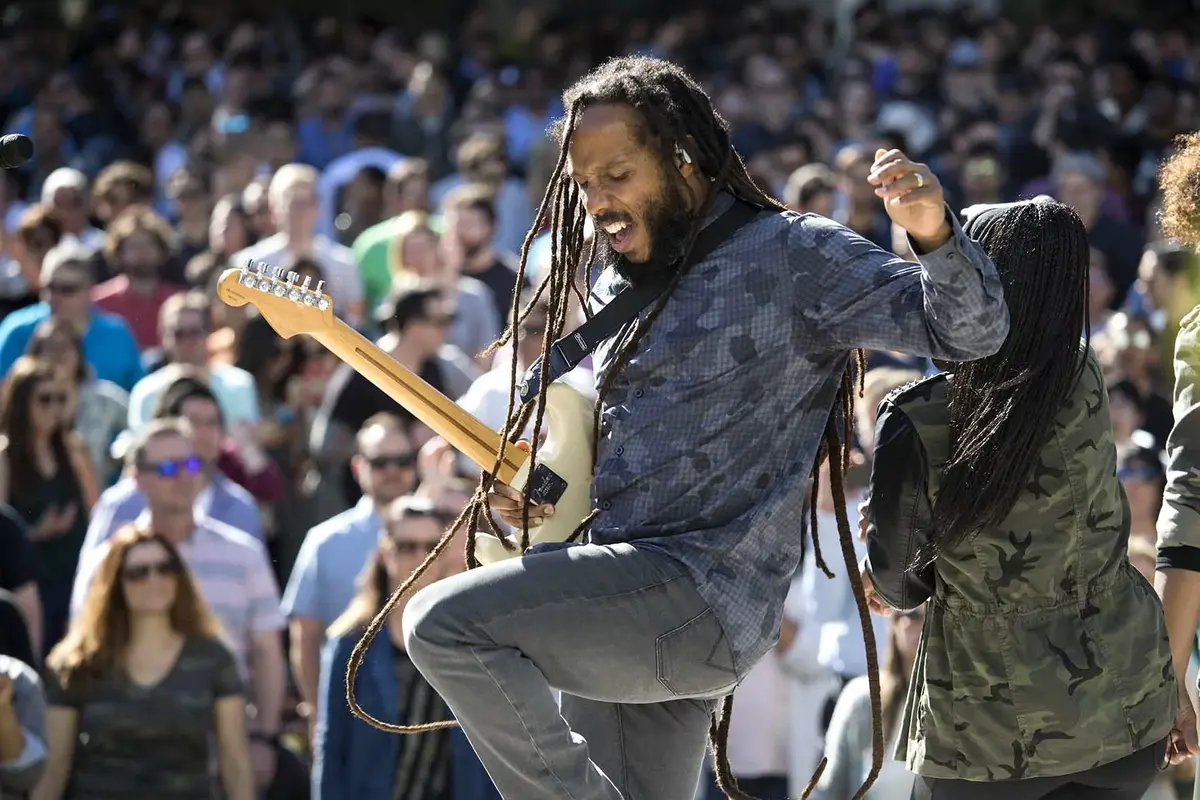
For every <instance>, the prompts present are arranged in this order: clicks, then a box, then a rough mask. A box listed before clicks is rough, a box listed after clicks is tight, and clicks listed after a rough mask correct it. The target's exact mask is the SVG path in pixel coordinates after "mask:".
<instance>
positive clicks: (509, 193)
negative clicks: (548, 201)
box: [429, 133, 534, 292]
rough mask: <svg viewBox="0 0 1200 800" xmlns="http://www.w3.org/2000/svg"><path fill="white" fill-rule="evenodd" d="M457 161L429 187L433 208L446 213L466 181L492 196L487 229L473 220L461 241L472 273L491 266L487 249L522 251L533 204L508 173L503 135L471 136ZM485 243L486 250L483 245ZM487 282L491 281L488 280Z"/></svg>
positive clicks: (516, 180)
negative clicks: (454, 167)
mask: <svg viewBox="0 0 1200 800" xmlns="http://www.w3.org/2000/svg"><path fill="white" fill-rule="evenodd" d="M457 162H458V172H457V173H455V174H453V175H447V176H446V177H444V178H442V179H441V180H438V181H436V182H435V183H434V184H433V186H432V187H431V188H430V190H429V197H430V200H431V201H432V203H433V207H434V208H436V209H438V210H440V211H441V212H442V213H447V212H449V210H450V208H451V207H452V206H454V205H455V203H454V202H452V201H451V194H452V193H454V192H455V191H456V190H457V189H459V188H460V187H462V186H464V185H466V184H480V185H481V186H482V187H485V191H486V192H487V193H488V194H490V195H491V196H492V198H493V199H492V203H491V211H490V212H487V216H488V219H487V220H486V223H487V227H486V231H482V230H480V227H479V226H480V224H481V223H474V224H473V226H472V233H470V234H467V236H466V237H465V241H463V242H462V245H463V246H464V247H465V248H466V250H465V252H464V253H463V255H464V257H465V258H466V259H467V260H468V261H470V262H472V265H471V266H474V268H475V269H474V270H473V269H471V267H470V266H469V267H468V268H467V269H464V272H471V273H472V274H473V273H474V271H475V270H478V269H483V268H485V267H487V266H488V264H487V263H486V262H484V261H483V259H482V255H483V254H484V253H485V252H486V253H487V254H488V255H489V256H490V254H491V248H493V247H494V248H495V249H496V250H498V251H500V252H504V253H517V252H520V250H521V245H522V244H524V243H525V234H526V233H528V232H529V227H530V225H532V224H533V212H534V208H533V205H532V203H531V202H530V200H529V195H528V194H527V193H526V192H525V187H524V185H523V184H522V183H521V181H520V180H519V179H518V178H516V177H513V176H512V175H510V174H509V170H508V158H507V156H506V155H505V146H504V141H503V139H502V138H501V137H500V136H497V135H491V134H486V133H479V134H476V135H474V136H471V137H468V138H467V139H466V140H465V141H464V142H463V143H462V144H461V145H459V147H458V155H457ZM445 230H446V231H453V230H455V226H454V225H451V224H449V223H448V224H447V225H446V227H445ZM461 236H462V234H460V237H461ZM485 247H486V250H484V249H481V248H485ZM476 254H478V255H479V256H480V263H475V262H476V259H475V255H476ZM476 277H478V276H476ZM481 280H483V279H482V278H481ZM484 283H488V285H489V286H491V285H492V284H491V283H489V282H488V281H486V280H484ZM493 290H495V287H493ZM511 290H512V284H511V281H510V283H509V291H510V292H511Z"/></svg>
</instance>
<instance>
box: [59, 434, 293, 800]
mask: <svg viewBox="0 0 1200 800" xmlns="http://www.w3.org/2000/svg"><path fill="white" fill-rule="evenodd" d="M129 462H130V465H131V466H132V467H133V474H134V478H135V480H136V481H137V485H138V488H139V489H140V490H141V491H142V492H143V493H144V494H145V496H146V510H145V511H144V512H143V513H142V515H141V516H140V517H138V519H137V521H135V522H134V523H132V524H134V525H138V526H146V527H149V528H153V529H154V530H155V531H157V532H158V533H161V534H162V535H164V536H166V537H167V538H168V539H170V540H171V541H172V542H173V543H174V544H175V546H176V547H178V548H179V552H180V554H181V555H182V556H183V559H184V561H185V562H186V563H187V565H188V568H189V569H190V570H191V572H192V576H193V577H194V578H195V579H196V583H197V585H198V586H199V588H200V593H201V595H203V597H204V599H205V601H207V602H208V604H209V606H210V607H211V608H212V610H213V612H214V613H215V614H216V616H217V618H218V619H219V620H220V621H221V624H222V626H223V627H224V629H225V634H226V638H227V644H228V645H229V646H230V648H231V649H232V650H233V652H234V655H235V656H236V658H237V661H238V667H239V669H240V670H241V672H242V677H243V678H244V679H245V680H246V681H247V685H248V686H249V687H250V692H249V696H250V698H251V699H252V701H253V703H254V708H255V712H256V713H255V714H254V715H253V717H252V719H251V720H250V722H249V730H250V739H251V744H252V747H251V757H252V759H253V761H254V767H255V777H256V778H257V779H258V783H259V786H260V787H262V786H264V785H266V784H267V783H269V782H270V780H271V778H272V776H273V774H274V768H275V767H274V756H275V749H274V742H275V739H276V738H278V736H279V727H280V714H281V711H282V707H283V698H284V690H285V685H286V673H285V667H284V659H283V637H282V636H281V632H282V630H283V628H284V626H285V625H286V620H285V619H284V616H283V612H282V610H281V609H280V603H279V586H278V584H277V583H276V581H275V574H274V572H272V570H271V562H270V559H269V557H268V555H267V551H266V548H265V547H264V546H263V544H262V542H260V541H258V540H257V539H255V538H253V537H252V536H250V535H249V534H246V533H243V532H242V531H239V530H236V529H234V528H231V527H229V526H228V525H225V524H224V523H221V522H218V521H216V520H213V519H209V518H206V517H202V516H199V515H197V514H196V511H195V502H196V495H197V493H198V492H199V491H200V487H201V484H202V475H201V472H202V469H203V466H204V465H203V460H202V459H201V458H200V457H199V456H197V455H196V452H195V447H194V442H193V437H192V431H191V429H190V428H189V427H188V425H187V423H186V422H185V421H184V420H182V419H160V420H154V421H152V422H150V423H149V424H148V425H147V426H146V427H145V428H144V429H143V430H142V431H141V432H140V434H139V436H138V440H137V442H136V443H135V444H134V446H133V448H132V449H131V451H130V455H129ZM109 547H110V542H108V541H105V542H103V543H102V544H100V545H99V546H97V547H96V548H94V549H93V550H92V551H91V552H89V553H88V554H87V555H86V556H85V557H84V558H83V559H81V561H80V564H79V571H78V572H77V573H76V575H75V587H74V591H73V592H72V597H71V616H72V617H74V616H75V615H76V614H78V613H79V610H80V609H81V607H82V606H83V600H84V597H85V596H86V594H87V589H88V586H89V585H90V583H91V581H92V578H93V576H94V575H95V572H96V569H97V568H98V567H99V565H100V562H101V561H102V560H103V559H104V554H105V553H106V552H107V551H108V548H109Z"/></svg>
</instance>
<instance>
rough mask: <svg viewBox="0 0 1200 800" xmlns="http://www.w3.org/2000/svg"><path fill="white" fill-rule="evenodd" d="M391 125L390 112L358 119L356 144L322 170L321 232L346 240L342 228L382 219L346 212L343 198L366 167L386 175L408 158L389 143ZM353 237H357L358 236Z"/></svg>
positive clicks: (319, 191) (364, 225) (359, 229)
mask: <svg viewBox="0 0 1200 800" xmlns="http://www.w3.org/2000/svg"><path fill="white" fill-rule="evenodd" d="M390 126H391V120H390V118H389V115H388V114H387V113H386V112H370V113H364V114H361V115H360V116H359V117H358V118H357V119H355V121H354V128H353V131H354V139H353V146H352V147H351V149H350V150H349V151H348V152H347V153H345V154H344V155H341V156H339V157H338V158H335V159H334V160H333V161H331V162H330V163H329V165H328V166H327V167H326V168H325V169H324V170H322V171H321V177H320V178H319V180H318V181H317V200H318V203H319V205H320V208H321V218H320V222H319V223H318V224H317V230H318V231H319V232H320V233H322V234H324V235H325V236H328V237H330V238H334V237H337V238H339V239H343V240H344V239H345V238H346V237H345V236H344V235H343V234H340V233H339V231H357V232H358V233H361V232H362V231H364V230H366V229H367V228H368V227H370V226H371V225H374V224H375V223H377V222H379V219H372V220H363V219H361V218H358V219H356V218H355V217H354V215H353V214H347V213H346V211H345V210H344V209H343V208H342V203H341V202H340V201H341V200H342V199H343V198H342V195H343V192H344V191H345V190H347V188H348V187H349V186H350V184H351V183H352V182H354V181H355V180H357V179H358V177H359V176H360V175H361V174H362V172H363V170H365V169H367V168H374V169H376V170H379V171H380V172H381V173H383V174H385V175H386V174H387V173H388V171H390V170H392V169H394V168H395V167H396V166H397V165H398V164H400V163H402V162H403V161H404V156H402V155H400V154H399V153H397V152H396V151H395V150H392V149H391V148H389V147H387V144H388V138H389V128H390ZM380 211H381V210H380ZM343 214H345V215H346V219H345V220H344V224H339V222H343V220H342V219H341V218H342V215H343ZM381 215H382V214H380V215H379V216H381ZM349 238H350V239H351V240H353V239H354V238H356V237H355V236H350V237H349ZM368 308H369V306H368Z"/></svg>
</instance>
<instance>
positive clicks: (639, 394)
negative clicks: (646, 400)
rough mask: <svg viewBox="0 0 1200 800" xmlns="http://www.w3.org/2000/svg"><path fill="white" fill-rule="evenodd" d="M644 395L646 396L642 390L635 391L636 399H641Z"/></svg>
mask: <svg viewBox="0 0 1200 800" xmlns="http://www.w3.org/2000/svg"><path fill="white" fill-rule="evenodd" d="M643 394H645V392H643V391H642V390H641V389H634V390H633V396H634V397H641V396H642V395H643Z"/></svg>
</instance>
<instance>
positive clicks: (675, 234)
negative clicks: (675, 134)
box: [596, 177, 696, 286]
mask: <svg viewBox="0 0 1200 800" xmlns="http://www.w3.org/2000/svg"><path fill="white" fill-rule="evenodd" d="M640 216H641V224H642V225H643V226H644V227H645V230H646V233H647V234H648V235H649V237H650V259H649V260H648V261H646V262H644V263H641V264H635V263H633V262H632V261H630V260H629V259H628V258H626V257H625V255H624V254H622V253H618V252H617V251H615V250H613V249H612V240H611V239H610V238H609V237H608V234H606V233H604V231H603V229H602V227H601V226H600V225H597V226H596V235H597V236H598V237H599V246H598V248H597V257H598V259H599V262H600V263H601V264H602V265H604V266H611V267H612V268H613V269H615V270H616V271H617V274H619V275H620V276H621V277H623V278H624V279H625V280H626V281H628V282H629V283H630V284H631V285H633V286H637V285H639V284H642V283H649V282H651V281H661V280H662V279H663V278H667V277H670V276H672V275H674V274H675V273H676V272H677V271H678V270H679V268H680V266H681V265H680V259H682V258H683V250H684V248H685V247H686V246H687V243H688V239H689V238H690V236H691V234H692V229H693V227H694V226H695V224H696V219H695V217H694V216H693V215H692V213H691V211H690V210H689V200H688V196H687V194H686V193H685V191H684V187H683V185H682V182H681V181H678V180H672V179H671V178H670V177H664V180H663V192H662V194H661V195H659V196H658V197H655V198H653V199H651V200H648V201H646V203H645V204H644V205H643V206H642V209H641V214H640Z"/></svg>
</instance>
